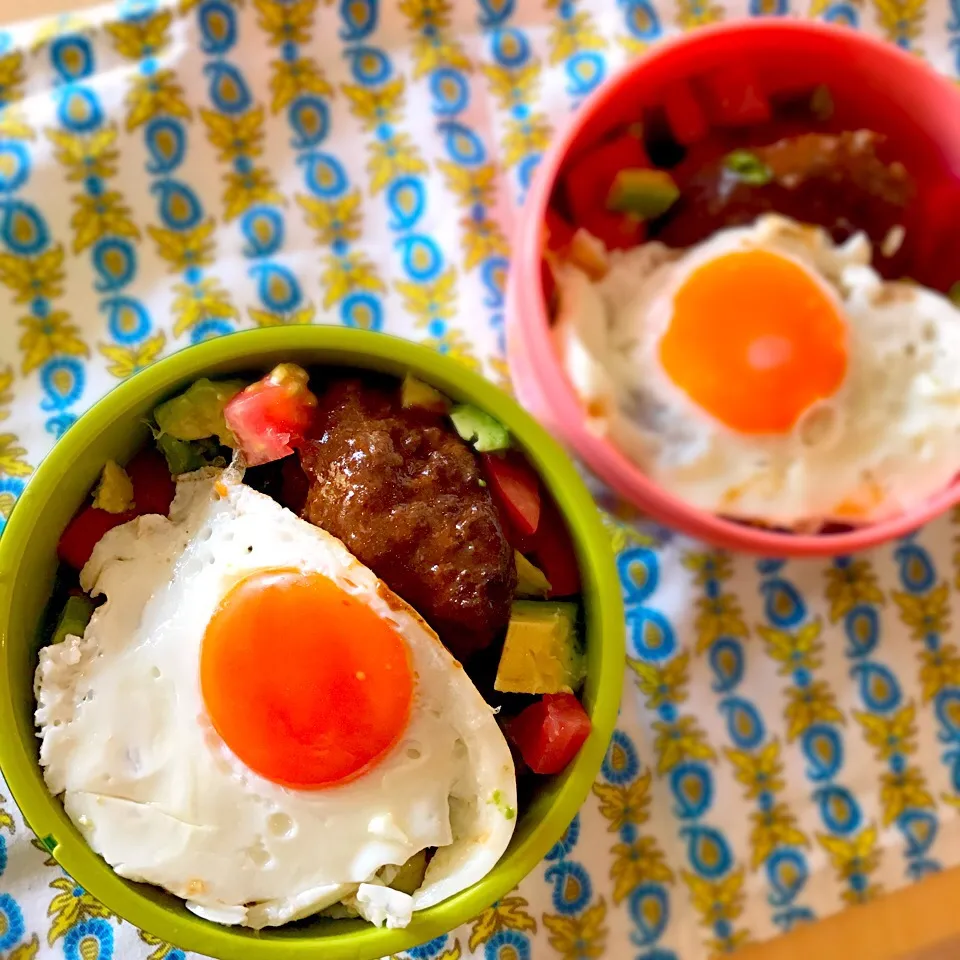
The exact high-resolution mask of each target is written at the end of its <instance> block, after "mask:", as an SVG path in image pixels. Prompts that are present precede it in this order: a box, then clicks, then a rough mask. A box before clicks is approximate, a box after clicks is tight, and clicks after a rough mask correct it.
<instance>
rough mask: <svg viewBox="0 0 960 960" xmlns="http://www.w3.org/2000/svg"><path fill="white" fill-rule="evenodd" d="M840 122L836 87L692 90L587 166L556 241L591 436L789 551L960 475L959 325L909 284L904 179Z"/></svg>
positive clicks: (560, 330) (563, 198) (719, 82)
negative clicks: (802, 536)
mask: <svg viewBox="0 0 960 960" xmlns="http://www.w3.org/2000/svg"><path fill="white" fill-rule="evenodd" d="M832 115H833V103H832V99H831V96H830V92H829V90H827V89H826V88H825V87H820V88H817V89H815V90H812V91H810V90H808V91H801V92H791V93H790V94H789V95H783V94H778V95H771V96H767V95H766V94H765V93H764V91H763V90H762V89H760V87H759V85H758V83H757V82H756V80H755V79H754V78H752V77H751V76H750V75H749V71H741V70H738V69H735V68H734V69H732V70H730V71H718V72H716V73H715V74H711V75H710V76H708V77H704V78H699V79H698V80H697V81H696V82H691V83H689V84H679V85H676V86H675V87H674V88H671V89H670V90H668V91H666V92H665V93H664V95H663V98H662V102H661V103H660V104H659V105H658V106H657V107H655V108H650V109H648V110H647V111H646V112H645V113H644V116H643V117H642V123H638V124H637V125H636V126H634V127H630V128H628V129H624V130H621V131H619V132H614V133H613V134H611V135H610V136H609V137H608V138H607V139H606V140H605V141H604V142H603V143H601V144H599V145H598V146H594V147H592V148H589V149H586V150H582V151H581V152H580V154H579V155H578V156H575V157H574V159H573V160H572V162H571V163H570V164H569V167H568V168H567V170H566V172H565V173H563V174H561V179H560V183H561V187H560V189H558V191H557V193H556V195H555V197H554V203H553V205H552V207H551V209H550V210H549V212H548V216H547V223H546V229H547V249H546V253H545V262H546V264H547V265H548V267H549V273H548V275H547V282H548V286H547V290H546V292H547V294H548V298H549V299H550V301H551V306H552V310H553V319H554V342H555V345H556V349H557V350H558V352H559V354H560V356H561V360H562V363H563V365H564V368H565V370H566V373H567V375H568V377H569V379H570V381H571V384H572V386H573V387H574V390H575V391H576V393H577V395H578V396H579V398H580V400H581V402H582V404H583V407H584V410H585V414H586V417H587V423H588V425H589V427H590V428H591V429H592V430H594V431H595V432H597V433H600V434H603V435H605V436H608V437H609V438H610V439H611V440H612V442H613V443H614V444H616V445H617V447H618V448H619V449H620V450H621V451H622V452H623V453H624V454H626V455H627V456H628V457H629V458H630V459H632V460H633V461H634V462H635V463H636V464H637V465H638V466H640V467H641V468H642V469H643V470H644V472H645V473H646V474H647V475H648V476H649V477H650V478H651V479H652V480H654V481H655V482H656V483H658V484H659V485H661V486H662V487H663V488H664V489H666V490H669V491H671V493H673V494H674V495H676V496H679V497H681V498H682V499H684V500H685V501H686V502H688V503H690V504H692V505H693V506H696V507H698V508H700V509H703V510H707V511H711V512H713V513H717V514H721V515H724V516H728V517H731V518H734V519H737V520H741V521H745V522H750V523H756V524H760V525H762V526H769V527H775V528H780V529H785V530H794V531H816V530H820V529H823V528H827V527H830V526H834V525H837V524H840V525H846V526H856V525H859V524H865V523H873V522H876V521H879V520H884V519H887V518H890V517H893V516H896V515H898V514H901V513H903V512H905V511H908V510H910V509H912V508H914V507H916V506H917V505H919V504H920V503H922V502H923V501H924V500H926V499H927V498H928V497H930V496H931V495H933V494H935V493H937V492H939V491H940V490H942V489H944V488H945V487H946V486H947V485H948V484H949V483H950V482H951V480H952V479H953V478H954V477H955V476H956V475H957V473H958V472H960V442H958V441H960V322H958V321H960V312H958V310H957V306H956V304H955V303H954V302H953V299H952V298H951V295H950V294H949V293H947V292H944V291H943V290H939V291H938V290H934V289H928V288H926V287H924V286H921V285H920V284H918V283H916V282H914V280H911V279H910V278H907V277H905V276H904V272H905V270H906V269H907V268H908V267H917V268H918V270H917V272H918V273H922V267H923V264H922V263H918V258H917V257H916V255H915V249H914V244H913V237H912V235H911V218H912V216H913V211H912V208H911V206H910V201H911V199H912V197H913V195H914V185H913V183H912V181H911V179H910V176H909V175H908V173H907V171H906V170H905V168H904V167H903V166H902V165H901V164H900V163H898V162H897V161H896V159H895V158H890V157H887V156H886V155H885V153H884V143H883V139H882V138H881V137H879V136H878V135H876V134H874V133H872V132H871V131H868V130H837V129H834V128H833V127H831V118H832ZM958 270H960V268H958ZM893 277H899V278H900V279H899V280H893V279H890V278H893Z"/></svg>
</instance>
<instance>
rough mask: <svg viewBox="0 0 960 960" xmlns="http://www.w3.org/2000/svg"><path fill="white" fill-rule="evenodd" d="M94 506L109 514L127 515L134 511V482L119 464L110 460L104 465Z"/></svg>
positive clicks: (95, 494)
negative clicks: (129, 511)
mask: <svg viewBox="0 0 960 960" xmlns="http://www.w3.org/2000/svg"><path fill="white" fill-rule="evenodd" d="M93 505H94V506H95V507H97V508H98V509H100V510H106V511H107V513H126V512H127V511H128V510H132V509H133V481H132V480H131V479H130V478H129V477H128V476H127V471H126V470H124V469H123V467H121V466H120V464H119V463H116V462H115V461H113V460H108V461H107V462H106V463H105V464H104V465H103V472H102V473H101V474H100V483H99V484H98V485H97V489H96V492H95V493H94V495H93Z"/></svg>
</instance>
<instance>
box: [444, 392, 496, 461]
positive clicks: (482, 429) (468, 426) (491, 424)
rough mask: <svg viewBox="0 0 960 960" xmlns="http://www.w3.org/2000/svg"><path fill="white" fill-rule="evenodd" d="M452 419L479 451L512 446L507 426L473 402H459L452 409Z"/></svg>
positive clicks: (486, 451)
mask: <svg viewBox="0 0 960 960" xmlns="http://www.w3.org/2000/svg"><path fill="white" fill-rule="evenodd" d="M450 420H451V421H452V423H453V426H454V429H455V430H456V431H457V433H458V434H460V437H461V438H462V439H464V440H466V441H467V443H472V444H473V447H474V449H475V450H476V451H477V452H478V453H492V452H493V451H495V450H506V449H507V447H509V446H510V434H509V433H508V432H507V428H506V427H505V426H504V425H503V424H502V423H500V422H499V421H497V420H494V419H493V417H491V416H490V414H489V413H485V412H484V411H483V410H481V409H480V408H479V407H475V406H473V404H470V403H461V404H458V405H457V406H456V407H454V408H453V409H452V410H451V411H450Z"/></svg>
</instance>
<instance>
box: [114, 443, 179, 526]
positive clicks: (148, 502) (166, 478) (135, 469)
mask: <svg viewBox="0 0 960 960" xmlns="http://www.w3.org/2000/svg"><path fill="white" fill-rule="evenodd" d="M124 470H126V471H127V476H128V477H130V480H131V481H132V482H133V511H134V514H135V515H136V516H140V515H141V514H144V513H159V514H162V515H163V516H166V515H167V513H168V512H169V510H170V504H171V503H173V495H174V494H175V493H176V489H177V488H176V484H175V483H174V482H173V477H171V476H170V468H169V467H168V466H167V461H166V460H164V459H163V456H162V454H161V453H160V452H159V451H157V450H154V449H153V448H152V447H144V449H143V450H141V451H140V452H139V453H138V454H137V455H136V456H135V457H134V458H133V459H132V460H131V461H130V462H129V463H128V464H127V465H126V466H125V467H124Z"/></svg>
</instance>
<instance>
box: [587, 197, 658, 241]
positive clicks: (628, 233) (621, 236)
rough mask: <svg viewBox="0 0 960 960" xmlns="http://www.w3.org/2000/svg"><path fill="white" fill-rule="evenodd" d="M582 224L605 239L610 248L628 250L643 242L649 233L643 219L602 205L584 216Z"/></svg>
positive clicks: (597, 236)
mask: <svg viewBox="0 0 960 960" xmlns="http://www.w3.org/2000/svg"><path fill="white" fill-rule="evenodd" d="M580 226H581V227H583V229H584V230H586V231H587V232H588V233H591V234H593V236H595V237H596V238H597V239H598V240H601V241H603V245H604V246H605V247H606V248H607V249H608V250H628V249H629V248H630V247H635V246H637V245H638V244H641V243H643V241H644V239H645V238H646V235H647V231H646V226H645V225H644V223H643V221H642V220H640V219H638V218H637V217H630V216H627V215H626V214H623V213H616V212H615V211H613V210H606V209H604V208H602V207H596V208H594V210H592V211H591V212H590V213H589V214H587V215H586V216H584V217H583V218H582V219H581V220H580Z"/></svg>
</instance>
